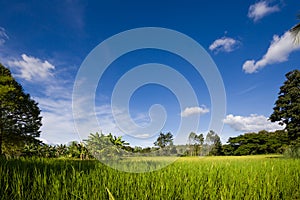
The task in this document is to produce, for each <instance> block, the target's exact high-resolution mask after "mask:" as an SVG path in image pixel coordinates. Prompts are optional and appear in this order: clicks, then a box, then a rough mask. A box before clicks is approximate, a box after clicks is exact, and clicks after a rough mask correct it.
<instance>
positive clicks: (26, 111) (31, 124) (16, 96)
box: [0, 64, 42, 154]
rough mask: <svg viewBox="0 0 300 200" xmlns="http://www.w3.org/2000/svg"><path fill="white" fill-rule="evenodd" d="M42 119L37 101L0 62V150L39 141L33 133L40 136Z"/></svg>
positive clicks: (11, 149)
mask: <svg viewBox="0 0 300 200" xmlns="http://www.w3.org/2000/svg"><path fill="white" fill-rule="evenodd" d="M41 120H42V117H41V116H40V109H39V107H38V104H37V103H36V102H35V101H34V100H33V99H31V97H30V95H29V94H26V93H25V92H24V90H23V88H22V86H21V85H20V84H19V83H17V81H16V80H15V79H14V78H13V77H12V75H11V72H10V71H9V69H7V68H6V67H4V66H3V65H1V64H0V154H2V153H3V152H4V153H6V154H11V153H16V152H17V151H19V149H20V147H23V146H24V145H25V144H29V143H39V142H40V141H38V140H37V139H36V137H39V136H40V131H39V129H40V127H41V125H42V123H41ZM14 151H15V152H14Z"/></svg>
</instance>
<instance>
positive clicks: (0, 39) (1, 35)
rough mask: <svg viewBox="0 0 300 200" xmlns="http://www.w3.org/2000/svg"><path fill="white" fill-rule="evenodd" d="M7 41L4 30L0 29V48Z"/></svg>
mask: <svg viewBox="0 0 300 200" xmlns="http://www.w3.org/2000/svg"><path fill="white" fill-rule="evenodd" d="M8 39H9V37H8V35H7V33H6V30H5V29H4V28H2V27H0V46H2V45H3V44H4V43H5V42H6V41H7V40H8Z"/></svg>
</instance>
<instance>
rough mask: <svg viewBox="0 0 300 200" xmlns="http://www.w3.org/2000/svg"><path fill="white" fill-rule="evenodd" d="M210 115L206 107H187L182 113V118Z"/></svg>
mask: <svg viewBox="0 0 300 200" xmlns="http://www.w3.org/2000/svg"><path fill="white" fill-rule="evenodd" d="M206 113H209V109H208V108H206V107H205V106H202V107H187V108H185V109H184V111H182V112H181V117H188V116H191V115H204V114H206Z"/></svg>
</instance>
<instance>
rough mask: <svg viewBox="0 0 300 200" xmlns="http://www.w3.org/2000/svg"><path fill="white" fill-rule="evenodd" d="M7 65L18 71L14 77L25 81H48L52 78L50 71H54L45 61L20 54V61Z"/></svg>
mask: <svg viewBox="0 0 300 200" xmlns="http://www.w3.org/2000/svg"><path fill="white" fill-rule="evenodd" d="M8 65H9V66H10V67H13V68H16V69H17V70H18V74H16V76H18V77H20V78H24V79H25V80H27V81H32V80H33V79H34V80H45V79H48V78H49V76H52V73H51V70H54V69H55V66H54V65H52V64H50V63H49V62H48V61H47V60H45V61H42V60H40V59H39V58H35V57H32V56H27V55H26V54H22V60H14V61H8Z"/></svg>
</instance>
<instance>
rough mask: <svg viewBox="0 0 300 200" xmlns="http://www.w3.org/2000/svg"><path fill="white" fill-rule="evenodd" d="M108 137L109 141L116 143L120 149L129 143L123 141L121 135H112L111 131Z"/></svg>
mask: <svg viewBox="0 0 300 200" xmlns="http://www.w3.org/2000/svg"><path fill="white" fill-rule="evenodd" d="M108 137H109V139H110V142H111V143H112V144H113V145H116V146H117V147H120V148H121V149H126V146H127V145H129V143H128V142H125V141H124V140H122V136H119V137H116V136H113V135H112V134H111V133H109V134H108Z"/></svg>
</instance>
